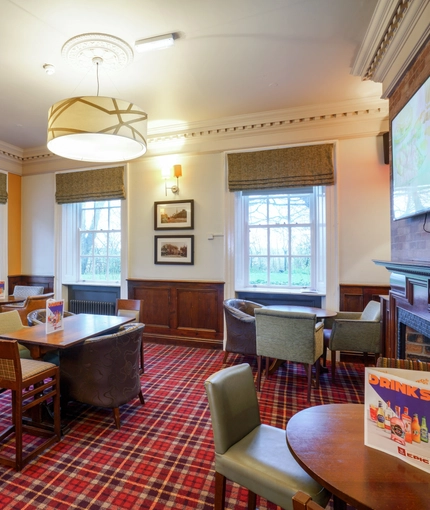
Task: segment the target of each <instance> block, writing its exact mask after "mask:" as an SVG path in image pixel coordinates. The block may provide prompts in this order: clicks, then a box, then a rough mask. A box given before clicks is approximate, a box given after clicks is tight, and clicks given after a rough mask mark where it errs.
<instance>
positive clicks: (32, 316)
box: [27, 308, 75, 326]
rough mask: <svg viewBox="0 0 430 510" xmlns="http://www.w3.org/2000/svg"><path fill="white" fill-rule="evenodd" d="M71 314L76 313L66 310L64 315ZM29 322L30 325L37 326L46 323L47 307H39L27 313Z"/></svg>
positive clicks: (68, 315)
mask: <svg viewBox="0 0 430 510" xmlns="http://www.w3.org/2000/svg"><path fill="white" fill-rule="evenodd" d="M71 315H75V314H74V313H72V312H68V311H66V310H65V311H64V312H63V317H70V316H71ZM27 322H28V325H29V326H37V325H38V324H45V323H46V308H39V309H38V310H33V311H32V312H30V313H29V314H28V315H27Z"/></svg>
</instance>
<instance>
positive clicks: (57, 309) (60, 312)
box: [46, 299, 64, 334]
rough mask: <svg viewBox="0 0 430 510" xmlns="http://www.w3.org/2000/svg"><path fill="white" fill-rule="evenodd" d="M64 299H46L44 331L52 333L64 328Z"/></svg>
mask: <svg viewBox="0 0 430 510" xmlns="http://www.w3.org/2000/svg"><path fill="white" fill-rule="evenodd" d="M63 321H64V299H48V300H47V301H46V333H47V334H48V333H54V332H55V331H60V330H61V329H64V325H63Z"/></svg>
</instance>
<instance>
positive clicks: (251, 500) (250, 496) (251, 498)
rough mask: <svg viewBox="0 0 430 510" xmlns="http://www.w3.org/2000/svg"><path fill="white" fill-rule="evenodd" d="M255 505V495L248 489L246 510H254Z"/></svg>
mask: <svg viewBox="0 0 430 510" xmlns="http://www.w3.org/2000/svg"><path fill="white" fill-rule="evenodd" d="M256 505H257V495H256V494H255V492H252V491H250V490H249V489H248V510H255V507H256Z"/></svg>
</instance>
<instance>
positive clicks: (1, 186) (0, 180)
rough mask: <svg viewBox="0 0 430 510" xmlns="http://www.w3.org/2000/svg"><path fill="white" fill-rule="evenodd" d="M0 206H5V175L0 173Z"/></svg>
mask: <svg viewBox="0 0 430 510" xmlns="http://www.w3.org/2000/svg"><path fill="white" fill-rule="evenodd" d="M0 204H7V174H4V173H3V172H0Z"/></svg>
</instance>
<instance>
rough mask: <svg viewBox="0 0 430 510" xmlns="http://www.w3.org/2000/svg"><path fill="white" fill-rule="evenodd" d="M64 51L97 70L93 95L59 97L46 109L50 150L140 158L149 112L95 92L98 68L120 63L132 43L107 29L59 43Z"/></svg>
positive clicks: (95, 158)
mask: <svg viewBox="0 0 430 510" xmlns="http://www.w3.org/2000/svg"><path fill="white" fill-rule="evenodd" d="M63 56H65V57H66V58H68V59H69V61H70V62H71V63H72V64H73V65H75V66H77V67H79V68H87V67H88V65H89V62H91V65H92V66H94V65H95V67H96V70H97V96H83V97H73V98H69V99H63V100H62V101H59V102H57V103H55V104H54V105H52V106H51V108H50V109H49V113H48V149H49V150H50V151H51V152H53V153H54V154H57V155H58V156H61V157H63V158H68V159H73V160H78V161H90V162H97V163H113V162H116V161H128V160H131V159H135V158H138V157H140V156H142V155H143V154H145V152H146V147H147V143H146V133H147V118H148V116H147V114H146V113H145V112H144V111H143V110H142V109H141V108H139V107H138V106H136V105H135V104H133V103H130V102H128V101H124V100H122V99H116V98H113V97H103V96H99V95H98V92H99V91H98V84H99V81H98V70H99V66H100V65H103V66H104V65H105V63H106V64H107V66H108V68H109V69H110V70H117V69H121V68H123V67H124V66H125V65H127V63H128V62H129V61H130V59H131V58H132V56H133V52H132V50H131V48H130V47H129V46H128V45H127V43H125V42H124V41H122V40H121V39H117V38H116V37H113V36H109V35H106V34H84V35H81V36H77V37H74V38H73V39H70V40H69V41H68V42H67V43H66V44H65V45H64V46H63Z"/></svg>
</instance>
